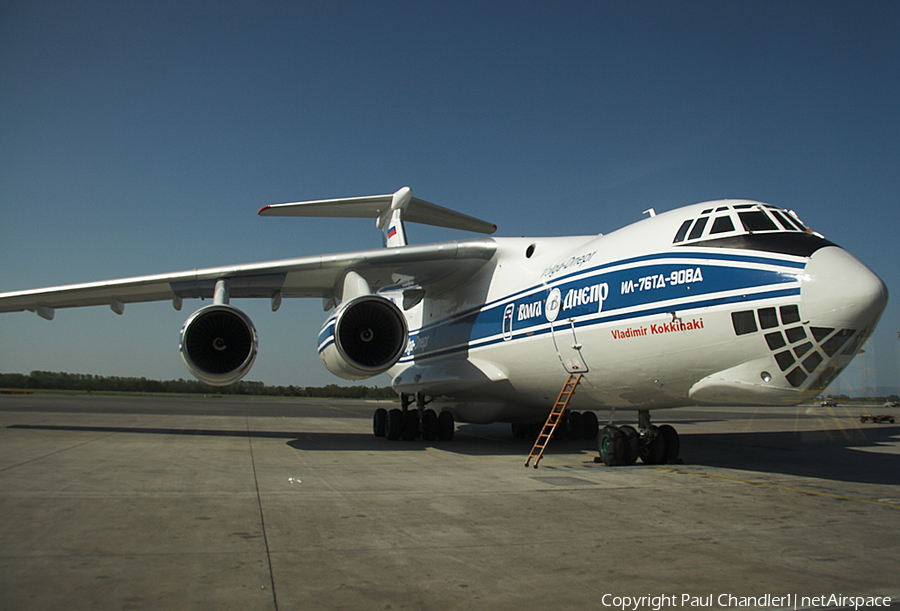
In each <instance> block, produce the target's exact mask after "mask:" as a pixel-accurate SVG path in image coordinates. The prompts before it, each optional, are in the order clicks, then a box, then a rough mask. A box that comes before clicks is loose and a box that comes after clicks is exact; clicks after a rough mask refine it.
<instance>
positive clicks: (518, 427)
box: [510, 422, 528, 439]
mask: <svg viewBox="0 0 900 611" xmlns="http://www.w3.org/2000/svg"><path fill="white" fill-rule="evenodd" d="M510 428H511V429H512V434H513V437H515V438H516V439H524V438H526V437H528V425H527V424H518V423H516V422H513V423H512V424H511V425H510Z"/></svg>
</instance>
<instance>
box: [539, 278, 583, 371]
mask: <svg viewBox="0 0 900 611" xmlns="http://www.w3.org/2000/svg"><path fill="white" fill-rule="evenodd" d="M561 300H562V295H561V294H560V291H559V289H558V288H554V289H553V290H551V291H550V294H549V295H548V296H547V304H546V308H545V311H546V313H547V320H548V321H550V334H551V335H552V336H553V345H554V346H555V347H556V354H557V355H558V356H559V362H560V363H562V366H563V367H564V368H565V370H566V371H567V372H569V373H587V372H588V365H587V362H586V361H585V360H584V356H582V354H581V343H580V342H579V341H578V333H577V331H576V329H575V319H574V318H567V319H564V320H557V319H556V318H557V316H558V315H559V311H560V306H561V305H562V301H561Z"/></svg>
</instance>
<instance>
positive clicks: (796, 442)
mask: <svg viewBox="0 0 900 611" xmlns="http://www.w3.org/2000/svg"><path fill="white" fill-rule="evenodd" d="M7 428H10V429H29V430H52V431H72V432H89V433H122V434H132V435H133V434H146V435H197V436H206V437H235V438H253V439H286V440H288V441H287V445H288V446H289V447H291V448H293V449H295V450H301V451H306V452H310V451H313V452H314V451H320V452H342V451H343V452H379V451H405V452H421V451H425V450H426V449H429V448H435V449H438V450H441V451H446V452H451V453H454V454H462V455H469V456H518V457H520V458H522V459H524V458H525V457H526V456H527V455H528V452H529V450H530V449H531V442H530V441H529V440H527V439H514V438H513V437H512V436H511V435H509V434H508V433H505V431H508V429H507V428H505V427H502V426H501V425H489V426H479V425H460V426H459V428H458V429H457V434H456V436H455V437H454V439H453V440H452V441H449V442H448V441H444V442H441V441H434V442H428V441H422V440H416V441H388V440H386V439H380V438H377V437H374V436H373V435H372V434H371V433H330V432H301V431H252V430H250V431H248V430H246V429H243V430H240V429H234V430H231V429H182V428H154V427H114V426H74V425H25V424H16V425H10V426H8V427H7ZM594 444H595V442H590V441H572V440H567V439H561V440H552V441H551V442H550V444H549V446H548V448H547V452H546V454H545V457H544V463H543V466H544V467H547V466H550V465H552V456H553V455H554V454H571V453H573V452H582V451H587V450H590V451H595V448H596V446H595V445H594ZM890 446H894V447H897V446H900V426H893V425H875V426H873V427H870V428H868V427H867V428H855V429H821V430H816V431H798V432H751V433H737V432H735V433H687V434H682V435H681V448H682V451H681V458H682V460H683V461H684V464H685V465H688V466H689V465H695V466H706V467H716V468H726V469H735V470H740V471H759V472H765V473H775V474H784V475H799V476H807V477H817V478H822V479H829V480H837V481H847V482H856V483H866V484H887V485H895V484H897V483H898V481H897V473H898V471H900V454H898V453H891V451H890ZM885 449H887V450H888V451H885ZM585 463H586V464H592V463H588V462H587V460H586V461H585ZM640 464H641V463H640V462H639V463H638V464H637V467H638V468H639V467H640ZM596 467H597V468H606V467H603V465H602V464H598V465H596ZM614 468H615V467H614Z"/></svg>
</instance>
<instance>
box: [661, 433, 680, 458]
mask: <svg viewBox="0 0 900 611" xmlns="http://www.w3.org/2000/svg"><path fill="white" fill-rule="evenodd" d="M659 434H660V436H661V437H662V438H663V439H664V440H665V443H666V453H665V455H664V456H663V460H664V462H667V463H674V462H675V461H677V460H678V453H679V452H680V451H681V442H680V441H679V440H678V431H676V430H675V429H674V428H673V427H672V426H670V425H668V424H663V425H660V427H659Z"/></svg>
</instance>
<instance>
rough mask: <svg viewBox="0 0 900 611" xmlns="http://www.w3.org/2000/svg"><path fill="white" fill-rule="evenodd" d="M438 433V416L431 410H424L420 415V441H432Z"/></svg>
mask: <svg viewBox="0 0 900 611" xmlns="http://www.w3.org/2000/svg"><path fill="white" fill-rule="evenodd" d="M439 433H440V425H439V424H438V415H437V412H435V411H434V410H433V409H426V410H425V411H424V412H423V413H422V439H424V440H425V441H434V440H435V439H437V438H438V434H439Z"/></svg>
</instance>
